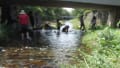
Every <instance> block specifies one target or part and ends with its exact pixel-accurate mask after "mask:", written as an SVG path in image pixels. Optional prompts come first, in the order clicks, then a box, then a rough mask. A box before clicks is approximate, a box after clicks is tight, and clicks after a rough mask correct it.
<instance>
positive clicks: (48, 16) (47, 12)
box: [24, 6, 70, 20]
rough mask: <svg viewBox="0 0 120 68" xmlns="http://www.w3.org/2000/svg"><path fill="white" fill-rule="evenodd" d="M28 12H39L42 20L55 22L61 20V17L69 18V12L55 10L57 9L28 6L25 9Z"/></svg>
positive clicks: (60, 9)
mask: <svg viewBox="0 0 120 68" xmlns="http://www.w3.org/2000/svg"><path fill="white" fill-rule="evenodd" d="M24 9H25V10H26V11H27V12H28V11H34V12H39V14H40V16H41V17H42V20H55V19H57V18H60V16H69V15H70V14H69V12H67V11H66V10H63V9H62V8H55V7H40V6H36V7H32V6H27V7H25V8H24Z"/></svg>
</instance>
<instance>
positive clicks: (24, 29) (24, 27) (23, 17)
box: [18, 10, 31, 40]
mask: <svg viewBox="0 0 120 68" xmlns="http://www.w3.org/2000/svg"><path fill="white" fill-rule="evenodd" d="M18 20H19V23H20V26H21V31H20V32H21V38H22V40H24V39H25V37H26V39H28V40H31V38H30V35H29V23H30V22H29V16H28V15H27V14H26V13H25V11H24V10H21V11H20V13H19V15H18Z"/></svg>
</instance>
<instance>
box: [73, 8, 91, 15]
mask: <svg viewBox="0 0 120 68" xmlns="http://www.w3.org/2000/svg"><path fill="white" fill-rule="evenodd" d="M90 12H92V10H89V9H81V8H78V9H75V10H74V11H73V12H72V13H73V16H76V17H80V16H81V15H85V16H86V15H87V14H88V13H90Z"/></svg>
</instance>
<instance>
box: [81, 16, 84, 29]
mask: <svg viewBox="0 0 120 68" xmlns="http://www.w3.org/2000/svg"><path fill="white" fill-rule="evenodd" d="M83 17H84V16H83V15H81V16H80V29H82V30H85V24H84V19H83Z"/></svg>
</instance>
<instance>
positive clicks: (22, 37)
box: [21, 32, 25, 40]
mask: <svg viewBox="0 0 120 68" xmlns="http://www.w3.org/2000/svg"><path fill="white" fill-rule="evenodd" d="M24 36H25V35H24V33H23V32H22V33H21V39H22V40H24V38H25V37H24Z"/></svg>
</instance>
